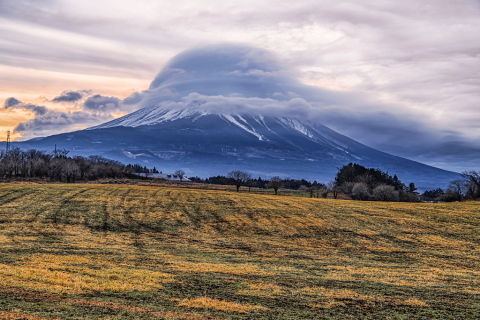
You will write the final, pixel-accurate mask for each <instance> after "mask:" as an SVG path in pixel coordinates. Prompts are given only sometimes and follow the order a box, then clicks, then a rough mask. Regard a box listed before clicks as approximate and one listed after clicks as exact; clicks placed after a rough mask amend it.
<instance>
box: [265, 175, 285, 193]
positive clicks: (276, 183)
mask: <svg viewBox="0 0 480 320" xmlns="http://www.w3.org/2000/svg"><path fill="white" fill-rule="evenodd" d="M282 184H283V181H282V179H281V178H280V177H273V178H272V179H270V181H269V182H268V186H269V187H270V188H272V189H273V191H275V194H277V192H278V188H280V187H281V186H282Z"/></svg>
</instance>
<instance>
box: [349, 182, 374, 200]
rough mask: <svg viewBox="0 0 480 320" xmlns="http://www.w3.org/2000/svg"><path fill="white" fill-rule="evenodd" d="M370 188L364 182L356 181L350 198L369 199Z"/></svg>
mask: <svg viewBox="0 0 480 320" xmlns="http://www.w3.org/2000/svg"><path fill="white" fill-rule="evenodd" d="M370 197H371V195H370V190H369V189H368V185H367V184H366V183H365V182H357V183H355V184H354V186H353V188H352V199H354V200H368V199H370Z"/></svg>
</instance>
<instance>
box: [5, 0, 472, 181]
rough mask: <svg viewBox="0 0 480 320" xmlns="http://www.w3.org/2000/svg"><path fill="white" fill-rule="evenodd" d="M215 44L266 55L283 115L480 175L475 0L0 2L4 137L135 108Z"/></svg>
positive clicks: (80, 124) (83, 123) (62, 128)
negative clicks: (178, 61) (169, 74)
mask: <svg viewBox="0 0 480 320" xmlns="http://www.w3.org/2000/svg"><path fill="white" fill-rule="evenodd" d="M225 43H229V44H235V45H241V46H246V47H251V48H257V49H258V50H259V51H254V52H265V54H264V55H263V56H262V59H266V60H268V62H269V64H268V66H271V65H272V64H274V65H275V68H273V69H271V70H270V69H268V68H267V69H268V70H267V71H269V72H275V76H276V78H275V79H277V80H278V79H280V80H282V81H285V83H286V82H289V81H292V82H294V83H295V86H296V88H300V87H301V88H303V89H301V90H300V89H299V91H298V92H301V94H300V96H298V95H297V96H292V97H289V100H288V101H289V102H290V103H286V104H282V106H289V107H290V110H288V111H289V112H290V113H292V110H293V111H295V110H294V109H295V108H297V109H300V110H301V111H302V110H303V111H304V112H303V111H302V112H303V116H304V117H306V118H308V119H310V120H313V121H318V122H320V123H322V124H324V125H326V126H328V127H330V128H332V129H334V130H336V131H338V132H340V133H342V134H345V135H347V136H349V137H351V138H353V139H355V140H357V141H359V142H361V143H364V144H366V145H369V146H371V147H374V148H377V149H379V150H382V151H385V152H388V153H392V154H394V155H398V156H402V157H406V158H409V159H412V160H416V161H420V162H423V163H426V164H430V165H434V166H437V167H440V168H444V169H448V170H453V171H457V172H461V171H465V170H480V160H479V159H480V1H478V0H458V1H451V0H424V1H413V0H405V1H391V0H388V1H387V0H356V1H354V0H350V1H342V0H316V1H306V0H297V1H294V2H293V1H289V2H286V1H283V2H281V3H280V2H279V1H272V0H255V1H250V0H242V1H216V0H212V1H185V0H177V1H173V2H172V1H159V0H152V1H149V0H136V1H123V0H115V1H113V0H95V1H90V0H84V1H77V0H75V1H74V0H61V1H57V0H0V140H4V138H3V136H6V131H7V130H10V131H12V137H13V138H14V139H23V140H25V139H29V138H34V137H37V136H46V135H51V134H55V133H60V132H68V131H73V130H79V129H83V128H87V127H91V126H95V125H98V124H101V123H103V122H106V121H110V120H112V119H114V118H118V117H120V116H122V115H125V114H127V113H129V112H132V111H135V109H136V108H139V107H140V106H144V105H142V104H137V103H131V102H132V99H133V100H135V97H136V96H138V95H139V94H146V93H145V92H147V93H148V92H149V91H148V90H150V89H149V88H150V86H151V83H152V81H153V80H154V79H156V78H157V79H158V77H157V75H158V74H159V72H160V71H161V70H163V72H165V68H166V67H167V68H168V66H170V65H171V61H172V58H173V57H175V56H176V55H178V54H181V53H182V52H185V50H192V48H198V47H205V46H207V47H211V46H218V45H219V44H220V46H222V45H223V44H225ZM187 52H192V51H187ZM272 61H274V62H272ZM255 70H256V71H255ZM243 71H245V72H250V74H249V76H254V77H257V78H261V79H265V74H258V72H257V71H265V69H262V68H255V69H247V70H243ZM254 71H255V72H257V74H253V73H252V72H254ZM237 75H238V74H237ZM265 81H266V80H265ZM289 83H290V82H289ZM298 92H297V93H298ZM313 92H317V93H313ZM283 93H284V94H287V95H288V92H283ZM216 96H217V97H216V99H217V100H218V98H219V97H218V94H217V95H216ZM220 98H222V97H220ZM223 98H225V97H223ZM270 98H271V97H270ZM124 99H126V100H124ZM229 99H230V100H231V99H232V97H229ZM283 99H285V98H283ZM295 99H297V100H295ZM299 99H300V100H299ZM220 100H221V99H220ZM230 100H229V101H230ZM222 101H224V100H222ZM292 101H293V102H292ZM299 101H300V102H301V103H298V102H299ZM257 102H258V101H257ZM272 108H275V106H273V107H272ZM280 109H281V107H279V112H280V111H281V112H284V111H285V110H284V109H285V108H284V109H282V110H280ZM305 110H306V111H305ZM302 112H300V113H302ZM293 113H295V112H293Z"/></svg>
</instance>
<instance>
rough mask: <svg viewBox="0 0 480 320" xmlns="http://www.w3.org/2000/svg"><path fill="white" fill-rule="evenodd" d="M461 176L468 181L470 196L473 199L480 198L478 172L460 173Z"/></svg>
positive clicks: (479, 177)
mask: <svg viewBox="0 0 480 320" xmlns="http://www.w3.org/2000/svg"><path fill="white" fill-rule="evenodd" d="M462 175H463V176H464V177H465V178H466V179H467V180H469V182H470V184H471V188H470V192H469V193H471V194H470V196H471V197H472V198H473V199H478V198H480V172H477V171H465V172H462Z"/></svg>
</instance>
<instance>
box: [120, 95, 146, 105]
mask: <svg viewBox="0 0 480 320" xmlns="http://www.w3.org/2000/svg"><path fill="white" fill-rule="evenodd" d="M142 99H143V96H142V94H141V93H140V92H134V93H132V94H131V95H129V96H128V97H126V98H125V99H123V103H124V104H127V105H130V104H136V103H139V102H140V101H142Z"/></svg>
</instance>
